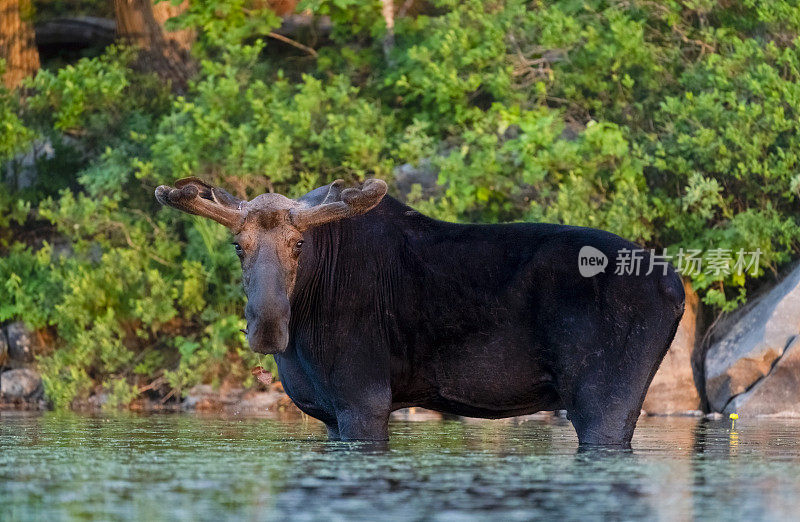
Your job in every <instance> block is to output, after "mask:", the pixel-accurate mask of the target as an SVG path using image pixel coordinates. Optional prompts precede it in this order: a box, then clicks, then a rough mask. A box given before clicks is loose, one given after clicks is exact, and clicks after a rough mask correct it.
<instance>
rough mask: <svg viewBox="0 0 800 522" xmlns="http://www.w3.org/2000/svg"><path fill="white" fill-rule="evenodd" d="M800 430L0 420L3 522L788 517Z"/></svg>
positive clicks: (662, 423)
mask: <svg viewBox="0 0 800 522" xmlns="http://www.w3.org/2000/svg"><path fill="white" fill-rule="evenodd" d="M799 430H800V419H798V420H786V419H784V420H778V419H769V420H764V419H760V420H747V419H742V420H740V421H737V424H736V431H734V432H731V431H730V421H728V420H724V421H708V420H705V419H696V418H642V419H640V422H639V427H638V428H637V430H636V435H635V437H634V441H633V450H632V451H603V450H590V451H579V450H578V447H577V439H576V437H575V434H574V432H573V430H572V427H571V426H570V425H569V424H568V422H567V421H566V420H564V419H558V418H547V419H536V420H510V421H469V420H467V421H458V420H446V421H442V420H437V421H426V422H408V421H405V422H404V421H393V422H392V424H391V426H390V432H391V441H390V443H389V444H388V447H383V448H381V447H371V446H368V445H363V444H353V443H349V444H348V443H332V442H327V441H326V438H325V432H324V427H323V426H322V425H321V424H319V423H317V422H316V421H313V420H310V419H292V420H277V419H266V418H239V417H224V416H195V415H149V416H136V415H114V416H82V415H77V414H58V413H46V414H43V415H31V414H20V413H7V412H6V413H1V414H0V519H2V520H18V519H31V518H35V519H37V520H63V519H102V520H116V519H138V520H161V519H190V520H219V519H222V518H228V519H229V518H235V519H281V518H285V517H290V518H291V520H315V519H340V520H341V519H348V520H350V519H367V520H375V519H385V520H421V519H425V520H471V519H486V518H491V519H501V520H529V519H531V518H535V517H547V518H548V519H558V518H563V519H565V520H575V519H581V520H586V519H589V520H591V519H600V518H605V519H608V518H611V519H648V520H652V519H666V520H688V519H713V520H779V519H795V520H796V517H797V516H798V513H800V437H798V432H799Z"/></svg>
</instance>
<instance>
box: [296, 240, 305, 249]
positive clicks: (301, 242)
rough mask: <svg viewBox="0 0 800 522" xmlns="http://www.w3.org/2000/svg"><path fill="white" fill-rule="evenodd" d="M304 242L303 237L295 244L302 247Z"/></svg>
mask: <svg viewBox="0 0 800 522" xmlns="http://www.w3.org/2000/svg"><path fill="white" fill-rule="evenodd" d="M303 243H305V241H303V240H302V239H301V240H300V241H298V242H297V243H295V244H294V246H296V247H297V248H300V247H301V246H303Z"/></svg>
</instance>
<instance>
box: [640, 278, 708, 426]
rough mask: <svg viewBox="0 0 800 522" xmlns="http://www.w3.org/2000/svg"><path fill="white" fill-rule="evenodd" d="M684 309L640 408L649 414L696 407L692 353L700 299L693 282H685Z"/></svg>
mask: <svg viewBox="0 0 800 522" xmlns="http://www.w3.org/2000/svg"><path fill="white" fill-rule="evenodd" d="M684 290H685V291H686V309H685V311H684V312H683V317H682V318H681V322H680V324H679V325H678V331H677V332H675V339H673V341H672V345H671V346H670V347H669V351H668V352H667V355H666V356H665V357H664V360H663V361H662V362H661V366H660V367H659V368H658V373H656V375H655V377H653V382H652V383H651V384H650V389H649V390H648V391H647V396H646V397H645V399H644V404H643V405H642V409H643V410H645V411H646V412H647V413H648V414H649V415H674V414H678V413H686V412H688V411H692V410H697V409H698V408H699V407H700V395H699V394H698V393H697V388H696V387H695V384H694V375H693V374H692V352H693V351H694V349H695V345H696V343H697V337H698V335H699V331H698V312H699V310H698V307H699V301H700V300H699V299H698V297H697V294H696V293H695V292H694V290H693V289H692V285H690V284H688V283H686V284H684Z"/></svg>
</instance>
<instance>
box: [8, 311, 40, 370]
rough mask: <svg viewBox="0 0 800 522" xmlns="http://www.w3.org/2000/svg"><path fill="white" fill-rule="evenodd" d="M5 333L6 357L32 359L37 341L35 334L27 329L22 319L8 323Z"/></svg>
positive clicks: (26, 360) (19, 360) (23, 359)
mask: <svg viewBox="0 0 800 522" xmlns="http://www.w3.org/2000/svg"><path fill="white" fill-rule="evenodd" d="M6 335H8V358H9V359H10V360H11V361H17V362H31V361H33V355H34V353H36V348H37V346H38V344H39V343H38V340H37V338H36V334H35V333H34V332H32V331H30V330H28V328H27V327H26V326H25V323H23V322H22V321H16V322H13V323H10V324H9V325H8V326H7V327H6Z"/></svg>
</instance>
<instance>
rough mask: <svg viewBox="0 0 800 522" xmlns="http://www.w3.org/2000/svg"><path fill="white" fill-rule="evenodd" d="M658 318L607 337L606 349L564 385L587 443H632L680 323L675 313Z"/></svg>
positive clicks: (580, 437) (577, 428)
mask: <svg viewBox="0 0 800 522" xmlns="http://www.w3.org/2000/svg"><path fill="white" fill-rule="evenodd" d="M668 321H669V322H668ZM654 322H655V324H654ZM654 322H650V323H649V324H647V325H646V324H645V322H641V323H639V324H634V325H631V326H630V327H629V328H627V329H626V330H627V332H625V334H623V335H618V336H617V335H612V336H609V337H608V338H606V340H605V341H606V343H605V346H603V349H601V350H599V351H595V353H596V354H597V356H596V357H595V358H594V360H593V361H592V362H591V363H590V364H588V365H586V366H583V371H581V372H580V373H579V374H577V375H575V378H573V379H572V381H571V382H570V383H569V389H567V390H564V392H563V395H562V396H564V397H567V400H565V401H564V402H565V406H566V408H567V411H568V413H569V416H570V420H571V421H572V424H573V426H574V427H575V431H576V432H577V434H578V441H579V443H580V444H581V445H603V446H618V447H630V442H631V438H632V437H633V431H634V428H635V427H636V422H637V420H638V419H639V415H640V413H641V408H642V403H643V402H644V398H645V395H646V394H647V389H648V388H649V386H650V382H651V381H652V380H653V376H654V375H655V373H656V371H657V370H658V367H659V365H660V364H661V360H662V359H663V358H664V355H665V354H666V352H667V350H668V349H669V346H670V343H671V342H672V338H673V336H674V334H675V330H676V329H677V326H678V320H677V319H672V318H663V319H661V320H658V319H657V320H656V321H654Z"/></svg>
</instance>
